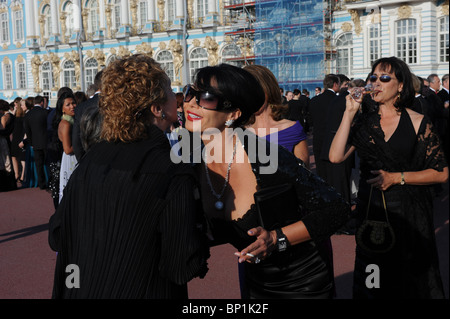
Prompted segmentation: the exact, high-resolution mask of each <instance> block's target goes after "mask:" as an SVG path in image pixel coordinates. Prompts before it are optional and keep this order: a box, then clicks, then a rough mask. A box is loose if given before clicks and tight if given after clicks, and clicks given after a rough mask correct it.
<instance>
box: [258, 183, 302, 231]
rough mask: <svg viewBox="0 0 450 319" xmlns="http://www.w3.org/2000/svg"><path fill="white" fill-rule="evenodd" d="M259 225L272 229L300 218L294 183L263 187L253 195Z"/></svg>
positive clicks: (300, 210)
mask: <svg viewBox="0 0 450 319" xmlns="http://www.w3.org/2000/svg"><path fill="white" fill-rule="evenodd" d="M253 196H254V198H255V204H256V208H257V210H258V217H259V222H260V225H261V226H262V227H263V228H264V229H266V230H274V229H277V228H281V227H284V226H286V225H289V224H292V223H295V222H297V221H299V220H300V219H301V218H302V209H301V206H300V205H299V203H298V199H297V193H296V191H295V188H294V184H292V183H287V184H281V185H275V186H270V187H266V188H263V189H261V190H259V191H257V192H256V193H255V194H254V195H253Z"/></svg>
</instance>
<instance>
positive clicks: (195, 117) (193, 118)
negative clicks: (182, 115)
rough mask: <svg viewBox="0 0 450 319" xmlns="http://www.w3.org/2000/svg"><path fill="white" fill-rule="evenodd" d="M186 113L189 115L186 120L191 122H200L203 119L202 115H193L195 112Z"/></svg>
mask: <svg viewBox="0 0 450 319" xmlns="http://www.w3.org/2000/svg"><path fill="white" fill-rule="evenodd" d="M186 113H187V117H186V118H187V119H188V120H189V121H199V120H201V119H202V117H201V116H200V115H198V114H195V113H193V112H191V111H187V112H186Z"/></svg>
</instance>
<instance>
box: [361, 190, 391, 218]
mask: <svg viewBox="0 0 450 319" xmlns="http://www.w3.org/2000/svg"><path fill="white" fill-rule="evenodd" d="M372 192H373V185H371V186H370V194H369V201H368V203H367V211H366V219H369V210H370V202H371V200H372ZM381 198H382V200H383V208H384V214H385V216H386V222H388V223H389V218H388V213H387V208H386V199H385V197H384V192H383V191H381Z"/></svg>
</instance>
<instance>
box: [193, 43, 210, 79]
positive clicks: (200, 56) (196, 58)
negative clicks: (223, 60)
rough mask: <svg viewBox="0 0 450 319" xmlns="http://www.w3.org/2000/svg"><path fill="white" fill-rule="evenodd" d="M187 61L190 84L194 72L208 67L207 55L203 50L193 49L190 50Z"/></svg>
mask: <svg viewBox="0 0 450 319" xmlns="http://www.w3.org/2000/svg"><path fill="white" fill-rule="evenodd" d="M189 60H190V61H189V72H190V74H191V82H194V77H195V72H196V71H197V70H198V69H200V68H203V67H205V66H208V53H207V52H206V50H205V49H203V48H195V49H194V50H192V52H191V55H190V58H189Z"/></svg>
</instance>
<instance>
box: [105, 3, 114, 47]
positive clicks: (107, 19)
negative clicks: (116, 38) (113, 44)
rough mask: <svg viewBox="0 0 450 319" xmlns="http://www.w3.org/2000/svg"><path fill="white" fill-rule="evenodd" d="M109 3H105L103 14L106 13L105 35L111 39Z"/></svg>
mask: <svg viewBox="0 0 450 319" xmlns="http://www.w3.org/2000/svg"><path fill="white" fill-rule="evenodd" d="M111 12H112V9H111V5H105V15H106V37H107V38H108V39H111V37H112V35H111V29H112V19H111Z"/></svg>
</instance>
